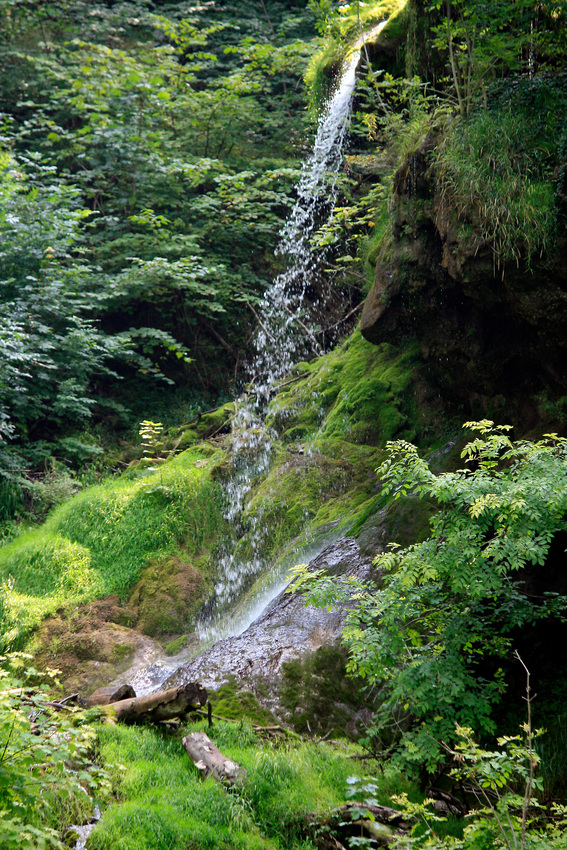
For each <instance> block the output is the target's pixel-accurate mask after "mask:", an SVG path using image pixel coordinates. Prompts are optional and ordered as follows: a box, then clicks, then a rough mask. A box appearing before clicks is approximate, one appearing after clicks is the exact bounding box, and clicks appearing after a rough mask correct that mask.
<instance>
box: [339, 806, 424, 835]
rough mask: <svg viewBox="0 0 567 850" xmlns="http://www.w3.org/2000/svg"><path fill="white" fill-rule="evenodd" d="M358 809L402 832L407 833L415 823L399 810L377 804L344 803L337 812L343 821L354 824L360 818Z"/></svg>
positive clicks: (413, 819)
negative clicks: (350, 821)
mask: <svg viewBox="0 0 567 850" xmlns="http://www.w3.org/2000/svg"><path fill="white" fill-rule="evenodd" d="M360 809H366V810H367V811H368V812H370V814H371V815H372V816H373V817H374V819H375V821H377V822H378V823H382V824H385V825H387V826H393V827H395V828H396V829H401V830H402V831H404V832H407V831H409V830H410V829H411V828H412V826H413V824H414V823H415V818H412V817H408V815H407V814H405V812H400V811H399V809H392V808H390V806H381V805H380V804H378V803H363V804H362V803H346V804H345V805H344V806H341V807H340V809H339V812H340V815H341V817H342V819H343V821H344V820H347V819H353V822H356V821H357V819H358V818H359V817H360V815H359V812H360ZM353 815H354V818H353Z"/></svg>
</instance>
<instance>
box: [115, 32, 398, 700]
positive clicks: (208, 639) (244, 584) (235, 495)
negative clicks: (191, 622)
mask: <svg viewBox="0 0 567 850" xmlns="http://www.w3.org/2000/svg"><path fill="white" fill-rule="evenodd" d="M385 24H386V22H385V21H384V22H383V23H381V24H379V25H378V26H377V27H375V28H374V29H373V30H371V31H370V32H368V33H366V34H365V36H364V37H361V38H360V39H359V40H358V42H357V43H356V44H355V45H354V52H353V53H352V55H351V56H350V57H349V59H348V61H347V62H346V64H345V66H344V68H343V71H342V74H341V77H340V80H339V83H338V85H337V87H336V90H335V92H334V94H333V96H332V97H331V99H330V101H329V103H328V104H327V107H326V109H325V111H324V113H323V115H322V116H321V118H320V120H319V124H318V127H317V134H316V138H315V142H314V145H313V151H312V153H311V155H310V157H309V158H308V159H307V161H306V162H305V163H304V165H303V169H302V174H301V179H300V181H299V183H298V185H297V188H296V191H297V199H296V202H295V205H294V208H293V210H292V212H291V214H290V216H289V217H288V219H287V221H286V223H285V225H284V228H283V230H282V234H281V242H280V245H279V247H278V252H279V253H280V254H282V255H284V256H285V257H286V259H287V267H286V270H285V271H284V272H283V273H282V274H280V275H279V276H278V277H277V278H276V280H275V281H274V282H273V284H272V286H271V287H270V289H269V290H268V291H267V292H266V294H265V296H264V299H263V301H262V302H261V304H260V305H259V307H258V310H257V318H258V332H257V335H256V339H255V348H256V356H255V358H254V360H253V363H252V369H251V372H252V374H251V384H252V387H253V389H252V388H251V389H249V391H248V392H247V393H245V394H244V395H243V396H242V397H240V398H239V399H237V401H236V413H235V416H234V417H233V423H232V439H231V449H230V457H231V461H232V465H233V468H232V472H231V475H230V477H229V478H228V480H227V481H226V482H225V484H224V490H225V499H226V511H225V519H226V520H227V521H228V523H229V525H230V527H231V534H230V537H229V539H228V540H226V541H225V542H224V545H223V548H222V551H221V552H219V553H217V556H216V559H217V560H216V566H217V582H216V585H215V588H214V592H213V594H212V596H211V598H210V599H209V602H208V603H207V605H206V606H205V609H204V610H203V612H202V614H201V617H200V620H199V623H198V624H197V632H198V635H199V637H200V642H199V646H198V647H197V648H195V646H194V645H193V646H191V647H190V648H189V649H188V650H184V651H182V652H181V653H180V655H178V656H175V657H172V658H170V659H167V660H165V659H164V660H161V661H157V662H154V663H149V664H148V665H146V666H143V667H141V668H140V669H139V670H138V671H137V672H136V673H135V674H134V675H133V677H132V679H131V682H132V684H133V686H134V687H135V690H136V693H139V694H144V693H149V692H150V691H152V690H154V689H155V688H157V687H159V686H160V685H161V684H162V683H163V682H164V681H165V680H166V679H167V677H168V676H169V675H171V674H172V673H173V672H174V671H175V670H177V669H178V667H179V666H180V665H181V664H183V663H184V662H185V661H187V658H188V657H190V656H194V655H195V654H197V655H198V654H199V653H200V652H201V651H202V650H203V648H204V647H205V646H206V645H207V644H209V643H212V642H214V641H216V640H219V639H220V638H224V637H229V636H231V635H239V634H241V633H242V632H243V631H245V629H246V628H248V626H249V625H250V624H251V623H252V622H253V621H254V620H255V619H256V618H257V617H258V616H260V614H261V613H262V611H263V610H264V608H265V607H266V606H267V605H268V604H269V602H270V601H271V600H272V599H274V598H275V597H276V596H277V595H278V593H280V592H281V591H282V590H283V588H284V587H285V585H286V584H287V570H286V569H285V565H284V567H283V569H280V571H279V572H278V571H276V570H272V571H271V572H270V573H269V576H268V579H267V580H266V581H265V582H264V584H263V587H262V589H261V590H259V591H257V590H256V589H254V593H253V594H251V595H250V597H248V598H247V597H245V596H244V594H245V592H246V591H247V590H248V588H250V587H251V586H252V585H253V584H254V582H255V580H256V579H257V578H258V577H259V576H260V575H262V574H264V573H266V571H267V570H268V568H269V567H270V564H269V562H268V560H267V559H266V557H265V556H264V555H263V551H265V549H264V545H265V543H266V540H267V537H268V535H269V533H270V531H269V529H266V528H265V527H264V526H263V524H262V521H261V519H259V518H258V517H256V518H252V519H248V520H247V518H246V517H245V503H246V496H247V494H248V493H249V492H250V490H251V488H252V486H253V483H254V482H255V481H256V480H257V479H258V478H261V477H262V476H263V475H264V474H265V473H267V472H268V470H269V467H270V461H271V458H272V454H273V445H274V439H273V438H274V435H273V434H270V433H269V430H268V429H267V427H266V425H265V414H266V410H267V406H268V402H269V399H270V396H271V395H272V393H273V392H274V390H276V389H277V384H278V382H279V381H280V379H281V378H282V377H283V376H284V375H285V374H286V373H288V372H289V371H290V369H291V368H292V366H293V365H294V364H295V363H296V362H297V360H298V358H299V357H300V356H301V355H302V354H304V352H305V350H306V348H308V349H309V348H310V349H311V353H315V354H317V353H319V352H318V348H319V344H318V342H317V339H316V333H317V328H316V327H315V326H314V323H313V321H312V318H311V315H310V313H309V306H313V304H312V303H311V302H310V298H311V294H310V292H309V288H310V285H311V283H312V278H313V276H314V275H316V274H317V270H318V266H319V264H320V263H321V261H322V259H323V256H324V253H323V254H322V253H321V252H318V253H315V252H313V250H312V248H311V238H312V236H313V234H314V232H315V230H316V229H317V227H318V226H320V224H321V223H322V222H323V221H329V220H330V219H331V217H332V214H333V209H334V205H335V200H336V189H337V178H338V172H339V168H340V166H341V163H342V159H343V146H344V142H345V139H346V136H347V133H348V126H349V119H350V110H351V102H352V94H353V91H354V87H355V82H356V69H357V66H358V63H359V61H360V54H361V51H362V48H363V45H364V39H366V40H368V39H370V38H372V37H374V36H376V35H377V34H378V32H379V31H380V30H381V29H382V27H384V26H385ZM320 306H324V305H320ZM245 521H248V522H249V523H251V526H250V527H248V528H245ZM242 540H244V542H245V546H246V547H247V548H248V551H246V552H242V551H241V543H240V541H242ZM328 542H330V540H328V541H327V543H328ZM239 544H240V545H239ZM322 546H323V543H322V542H321V541H319V543H318V544H314V548H313V549H312V551H306V548H305V547H302V549H301V557H302V558H305V559H306V560H310V559H311V558H312V557H315V556H316V555H317V554H318V553H319V552H320V551H321V548H322ZM243 597H244V598H243ZM239 600H240V601H239ZM229 611H230V612H231V613H228V612H229Z"/></svg>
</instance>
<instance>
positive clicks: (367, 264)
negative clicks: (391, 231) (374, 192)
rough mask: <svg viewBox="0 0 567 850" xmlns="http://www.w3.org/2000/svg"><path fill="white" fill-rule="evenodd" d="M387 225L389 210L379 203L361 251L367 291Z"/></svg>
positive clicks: (374, 272)
mask: <svg viewBox="0 0 567 850" xmlns="http://www.w3.org/2000/svg"><path fill="white" fill-rule="evenodd" d="M389 225H390V212H389V210H388V204H381V206H380V208H379V211H378V214H377V216H376V218H375V220H374V227H373V228H372V232H371V234H370V236H369V238H368V240H367V242H366V244H365V245H364V248H363V251H362V264H363V269H364V278H365V282H366V289H367V291H368V289H369V288H370V287H371V286H372V284H373V283H374V277H375V274H376V263H377V262H378V256H379V254H380V250H381V248H382V244H383V242H384V237H385V236H386V233H387V232H388V228H389Z"/></svg>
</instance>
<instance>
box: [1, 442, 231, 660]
mask: <svg viewBox="0 0 567 850" xmlns="http://www.w3.org/2000/svg"><path fill="white" fill-rule="evenodd" d="M221 458H222V452H216V453H214V452H213V453H211V452H210V451H208V450H207V448H204V449H194V450H191V451H187V452H184V453H182V454H181V455H179V456H178V457H176V458H175V459H174V460H172V461H170V462H168V463H165V464H163V465H162V466H160V467H159V468H158V469H155V470H151V469H147V470H145V471H143V470H142V471H139V472H134V473H132V474H131V475H129V476H128V475H124V476H122V477H121V478H117V479H109V480H108V481H106V482H105V483H103V484H100V485H98V486H94V487H90V488H88V489H86V490H84V491H83V492H82V493H79V494H77V495H76V496H75V497H74V498H72V499H71V500H69V501H68V502H66V503H65V504H63V505H61V506H60V507H58V508H56V509H55V510H54V511H53V513H52V514H51V515H50V516H49V517H48V519H47V521H46V522H45V523H44V524H43V525H42V526H40V527H39V528H36V529H33V530H31V531H28V532H26V533H24V534H23V535H21V536H19V537H17V538H16V539H15V540H13V541H12V542H11V543H9V544H8V545H7V546H5V547H4V548H3V549H2V551H1V552H0V580H2V582H3V592H2V596H1V597H0V601H1V604H2V607H1V608H0V615H1V616H2V619H3V632H4V634H5V635H6V639H7V641H8V642H10V643H12V645H17V644H18V642H20V643H21V641H22V639H23V638H24V637H25V636H26V635H27V634H29V632H30V630H32V629H33V628H34V627H35V626H37V625H38V624H39V622H40V621H41V619H43V618H44V617H45V616H47V615H48V614H49V613H52V612H53V611H55V610H56V609H57V608H58V607H60V606H63V605H66V606H69V605H76V604H77V603H79V602H85V601H90V600H92V599H95V598H98V597H102V596H106V595H109V594H119V595H122V596H123V595H125V594H126V593H127V592H128V590H129V588H131V587H132V585H133V584H134V583H135V582H136V580H137V579H138V577H139V576H140V574H141V572H142V570H143V569H144V567H145V566H146V565H147V564H148V563H151V562H152V561H155V562H159V561H160V560H161V561H163V560H164V559H166V558H167V557H171V556H178V557H182V558H183V559H185V560H186V559H187V558H195V557H196V556H198V555H199V554H200V553H201V551H202V550H203V549H204V548H205V549H206V548H207V547H208V546H210V545H211V543H212V542H213V541H214V540H215V539H216V537H217V535H218V533H219V531H220V529H221V528H222V506H221V489H220V486H219V485H218V484H216V483H215V482H213V481H212V479H211V475H210V470H211V468H212V467H213V466H214V465H215V464H216V463H217V462H219V461H220V459H221Z"/></svg>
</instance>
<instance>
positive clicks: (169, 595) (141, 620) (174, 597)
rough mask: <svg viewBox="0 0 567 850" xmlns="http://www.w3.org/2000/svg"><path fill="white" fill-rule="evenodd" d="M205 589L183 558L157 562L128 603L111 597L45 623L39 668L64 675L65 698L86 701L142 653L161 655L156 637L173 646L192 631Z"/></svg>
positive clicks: (37, 660)
mask: <svg viewBox="0 0 567 850" xmlns="http://www.w3.org/2000/svg"><path fill="white" fill-rule="evenodd" d="M205 590H206V586H205V583H204V581H203V579H202V576H201V574H200V573H199V572H198V570H197V569H196V568H195V567H193V566H192V565H191V564H189V563H185V562H184V561H182V560H181V559H180V558H177V557H172V558H168V559H166V560H165V561H162V562H152V563H150V564H148V566H147V567H146V568H145V569H144V570H143V572H142V574H141V575H140V578H139V580H138V582H137V583H136V585H135V586H134V588H133V590H132V592H131V594H130V597H129V599H128V600H127V601H126V602H123V601H122V600H121V599H120V598H119V597H118V596H116V595H113V596H107V597H105V598H103V599H98V600H96V601H95V602H91V603H89V604H86V605H80V606H78V607H77V608H74V609H72V610H71V609H67V608H61V609H59V610H58V611H57V613H56V614H55V616H53V617H49V618H48V619H47V620H45V622H44V623H43V624H42V625H41V627H40V628H39V629H38V632H37V634H36V640H35V645H36V651H35V653H34V657H35V663H36V665H37V666H38V667H39V669H45V668H46V667H50V668H55V669H57V670H59V671H60V675H59V680H60V682H61V685H62V687H63V690H64V691H65V692H66V693H69V692H73V691H78V692H79V693H80V694H81V695H82V696H86V695H88V694H90V693H91V692H92V691H93V690H95V689H96V688H98V687H101V686H103V685H107V684H108V682H110V681H112V680H113V679H115V678H116V677H117V676H119V675H120V673H122V672H124V671H125V670H127V669H129V667H130V666H131V664H132V662H133V660H134V658H135V657H137V656H139V655H140V654H142V655H143V656H144V657H146V658H148V659H149V658H150V656H154V655H155V656H156V657H157V656H158V655H160V654H161V648H160V647H159V645H158V644H157V643H156V642H155V641H153V640H151V638H160V639H161V640H162V641H168V640H170V639H171V638H172V637H174V636H177V635H180V634H183V633H187V632H189V631H190V630H191V629H192V626H193V621H194V615H195V613H196V611H197V610H198V608H199V605H200V602H201V600H202V598H203V596H204V593H205Z"/></svg>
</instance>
